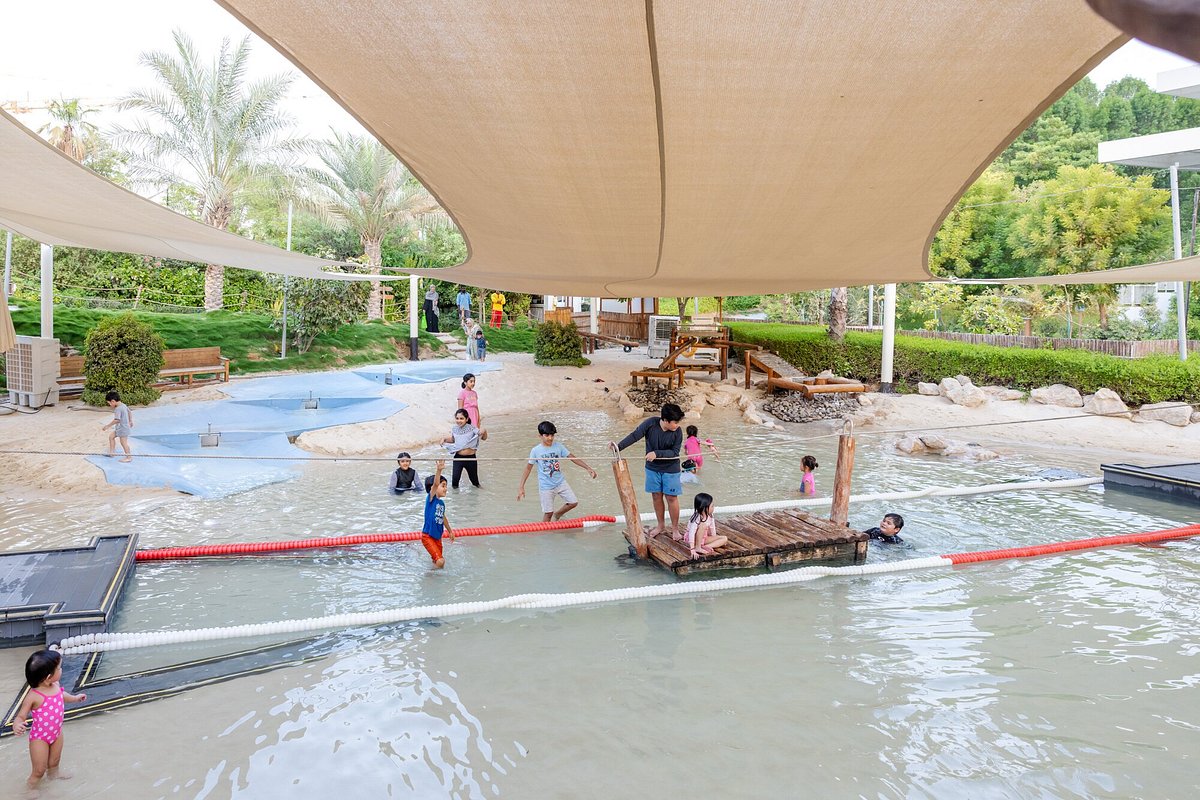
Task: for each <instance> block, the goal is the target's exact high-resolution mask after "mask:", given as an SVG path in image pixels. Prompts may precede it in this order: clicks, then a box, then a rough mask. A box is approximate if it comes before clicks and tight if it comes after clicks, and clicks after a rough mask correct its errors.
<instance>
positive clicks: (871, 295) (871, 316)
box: [867, 284, 875, 328]
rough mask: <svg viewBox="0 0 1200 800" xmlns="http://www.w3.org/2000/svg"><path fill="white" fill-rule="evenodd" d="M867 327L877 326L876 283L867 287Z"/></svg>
mask: <svg viewBox="0 0 1200 800" xmlns="http://www.w3.org/2000/svg"><path fill="white" fill-rule="evenodd" d="M867 327H868V328H874V327H875V284H871V285H870V286H868V287H867Z"/></svg>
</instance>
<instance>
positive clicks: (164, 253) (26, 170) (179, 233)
mask: <svg viewBox="0 0 1200 800" xmlns="http://www.w3.org/2000/svg"><path fill="white" fill-rule="evenodd" d="M0 228H5V229H7V230H10V231H13V232H14V233H19V234H21V235H22V236H26V237H28V238H30V239H33V240H35V241H38V242H41V243H42V244H50V245H71V246H75V247H89V248H92V249H95V250H110V251H114V252H120V253H140V254H142V255H148V256H158V257H160V258H174V259H181V260H183V261H197V262H200V263H203V264H222V265H225V266H228V267H241V268H242V269H252V270H258V271H260V272H276V273H281V274H284V275H292V276H295V277H302V278H332V279H337V280H364V279H367V278H368V277H370V276H367V275H350V274H348V273H328V272H325V271H324V270H325V269H326V268H327V267H330V266H338V265H339V262H336V261H326V260H324V259H320V258H313V257H312V256H306V255H303V254H301V253H290V252H288V251H286V250H281V249H280V248H278V247H272V246H271V245H268V244H263V243H262V242H255V241H252V240H250V239H245V238H243V237H241V236H238V235H237V234H234V233H230V232H228V231H221V230H217V229H216V228H214V227H212V226H210V225H205V224H204V223H202V222H197V221H196V220H193V219H189V218H188V217H185V216H183V215H182V214H177V213H175V212H174V211H172V210H171V209H169V208H166V207H164V206H160V205H159V204H158V203H155V202H154V201H152V200H147V199H146V198H144V197H141V196H139V195H136V194H134V193H133V192H130V191H127V190H125V189H122V188H121V187H120V186H117V185H116V184H113V183H111V182H110V181H108V180H105V179H104V178H102V177H100V176H99V175H97V174H95V173H94V172H92V171H91V170H89V169H87V168H86V167H84V166H82V165H80V164H78V163H76V162H75V161H74V160H72V159H71V158H69V157H67V156H66V155H65V154H64V153H62V152H60V151H59V150H56V149H55V148H53V147H51V146H50V145H49V144H47V143H46V142H45V141H43V140H42V139H41V138H40V137H38V136H37V135H36V134H34V133H33V132H31V131H30V130H28V129H27V128H25V126H23V125H21V123H19V122H17V121H16V120H15V119H13V118H12V117H11V116H9V115H8V114H6V113H4V112H2V111H0Z"/></svg>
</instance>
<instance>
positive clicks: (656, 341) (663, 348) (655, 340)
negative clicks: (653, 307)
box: [648, 315, 679, 358]
mask: <svg viewBox="0 0 1200 800" xmlns="http://www.w3.org/2000/svg"><path fill="white" fill-rule="evenodd" d="M678 327H679V317H660V316H657V315H651V317H650V347H649V348H648V349H649V353H650V357H651V358H666V357H667V356H668V355H669V354H670V352H671V331H673V330H675V329H676V328H678Z"/></svg>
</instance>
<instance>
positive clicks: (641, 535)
mask: <svg viewBox="0 0 1200 800" xmlns="http://www.w3.org/2000/svg"><path fill="white" fill-rule="evenodd" d="M609 447H610V448H612V452H613V462H612V467H613V478H614V479H616V482H617V494H618V495H619V496H620V498H621V507H622V508H623V509H624V510H625V538H626V539H628V540H629V543H630V544H631V545H633V551H634V552H635V553H637V557H638V558H641V559H645V558H647V557H648V556H649V555H650V542H649V540H647V539H646V531H645V529H644V528H643V527H642V515H641V514H639V513H638V505H637V493H636V492H634V490H633V479H632V478H630V477H629V463H628V462H627V461H626V460H625V459H623V458H621V452H620V451H619V450H618V449H617V445H616V443H610V444H609Z"/></svg>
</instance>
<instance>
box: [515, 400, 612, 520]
mask: <svg viewBox="0 0 1200 800" xmlns="http://www.w3.org/2000/svg"><path fill="white" fill-rule="evenodd" d="M537 429H538V436H541V437H542V443H541V444H539V445H536V446H535V447H534V448H533V449H532V450H530V451H529V463H528V464H526V465H525V471H524V472H523V473H521V486H520V487H519V488H518V489H517V499H518V500H520V499H522V498H524V497H525V481H527V480H528V479H529V473H530V472H532V471H533V468H534V467H535V466H536V467H537V471H538V493H539V494H540V495H541V498H542V522H549V521H550V520H553V519H562V518H563V517H564V516H565V515H566V514H567V512H569V511H571V510H572V509H574V508H575V506H577V505H579V500H578V499H577V498H576V497H575V493H574V492H573V491H571V486H570V484H568V483H567V478H566V476H565V475H563V471H562V460H563V459H564V458H568V459H570V460H571V461H573V462H575V463H576V464H578V465H579V466H581V467H583V468H584V469H586V470H587V472H588V475H589V476H590V477H591V478H593V479H595V477H596V470H594V469H592V468H591V467H589V466H588V465H587V464H586V463H585V462H584V461H583V460H581V459H578V458H576V457H575V456H573V455H571V451H570V450H568V449H567V446H566V445H565V444H555V442H554V437H555V436H556V435H557V434H558V428H556V427H554V423H553V422H539V423H538V428H537ZM557 497H561V498H562V500H563V503H564V505H563V507H562V508H560V509H559V510H558V511H555V510H554V500H555V498H557Z"/></svg>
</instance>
